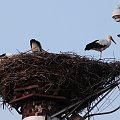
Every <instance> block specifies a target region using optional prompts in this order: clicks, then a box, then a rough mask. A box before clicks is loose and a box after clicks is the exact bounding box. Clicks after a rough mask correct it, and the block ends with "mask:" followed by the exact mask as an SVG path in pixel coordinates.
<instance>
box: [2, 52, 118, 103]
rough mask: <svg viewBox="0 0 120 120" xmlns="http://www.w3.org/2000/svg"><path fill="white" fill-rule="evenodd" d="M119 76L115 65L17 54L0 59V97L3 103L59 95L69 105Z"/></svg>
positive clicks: (62, 56) (77, 58)
mask: <svg viewBox="0 0 120 120" xmlns="http://www.w3.org/2000/svg"><path fill="white" fill-rule="evenodd" d="M119 74H120V63H119V62H111V63H107V62H101V61H99V60H93V59H88V58H86V57H81V56H78V55H74V54H53V53H36V54H33V53H28V54H18V55H13V56H12V57H7V58H4V59H2V60H1V63H0V96H1V97H2V99H3V102H6V103H9V102H10V101H12V100H13V99H15V98H19V97H21V96H23V95H27V94H31V93H37V94H44V95H53V96H63V97H65V98H66V99H67V100H68V101H69V102H72V101H73V100H83V99H85V98H86V97H88V96H90V95H92V94H95V93H97V92H98V91H100V90H102V89H104V88H106V87H107V86H109V85H111V84H112V83H116V81H117V79H115V78H116V77H118V76H119ZM30 86H31V87H30ZM20 88H21V90H20ZM23 88H25V89H24V90H23ZM103 92H105V91H103ZM103 92H101V93H99V94H96V95H94V97H92V98H91V101H93V100H95V99H96V98H97V97H98V96H99V95H101V94H102V93H103Z"/></svg>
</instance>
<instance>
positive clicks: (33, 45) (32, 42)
mask: <svg viewBox="0 0 120 120" xmlns="http://www.w3.org/2000/svg"><path fill="white" fill-rule="evenodd" d="M30 46H31V49H32V52H42V46H41V44H40V42H39V41H37V40H35V39H31V40H30Z"/></svg>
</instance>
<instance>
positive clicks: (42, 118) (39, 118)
mask: <svg viewBox="0 0 120 120" xmlns="http://www.w3.org/2000/svg"><path fill="white" fill-rule="evenodd" d="M23 120H45V116H29V117H26V118H24V119H23Z"/></svg>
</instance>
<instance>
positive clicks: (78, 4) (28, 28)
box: [0, 0, 120, 120]
mask: <svg viewBox="0 0 120 120" xmlns="http://www.w3.org/2000/svg"><path fill="white" fill-rule="evenodd" d="M118 3H120V1H119V0H19V1H18V0H9V1H8V0H0V43H1V44H0V54H3V53H12V54H18V53H19V52H26V51H28V50H30V43H29V42H30V39H32V38H34V39H36V40H38V41H40V42H41V44H42V47H43V49H44V50H47V51H48V52H50V53H60V52H68V51H69V52H75V53H77V54H78V55H81V56H87V57H90V58H95V59H99V52H96V51H84V48H85V46H86V44H88V43H89V42H92V41H94V40H95V39H99V38H105V37H106V36H107V35H109V34H110V35H112V36H113V38H114V40H115V41H116V43H117V44H116V45H115V44H114V43H113V44H111V46H110V47H109V48H108V49H106V50H105V51H104V52H103V54H102V58H103V59H104V58H114V57H115V59H116V60H120V54H119V51H120V50H119V48H120V38H118V37H117V34H119V33H120V23H117V22H115V21H114V20H113V19H112V12H113V10H114V9H115V7H116V5H117V4H118ZM119 98H120V97H119ZM114 103H115V106H117V105H120V102H119V100H118V101H117V102H114ZM113 106H114V105H113ZM113 106H111V109H112V108H113ZM114 108H115V107H114ZM118 114H120V111H117V112H115V113H113V114H109V115H104V116H96V117H95V120H101V119H102V120H115V119H120V116H119V115H118ZM0 119H4V120H21V116H20V115H18V113H17V112H16V111H15V110H13V111H12V113H11V112H10V111H8V110H7V109H6V110H3V109H2V107H1V108H0Z"/></svg>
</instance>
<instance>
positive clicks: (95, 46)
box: [85, 35, 116, 59]
mask: <svg viewBox="0 0 120 120" xmlns="http://www.w3.org/2000/svg"><path fill="white" fill-rule="evenodd" d="M111 41H113V42H114V43H115V44H116V42H115V41H114V40H113V38H112V36H111V35H108V36H107V38H106V39H97V40H95V41H93V42H91V43H89V44H87V45H86V47H85V50H96V51H99V52H100V59H101V57H102V51H103V50H105V49H106V48H108V47H109V46H110V45H111Z"/></svg>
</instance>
